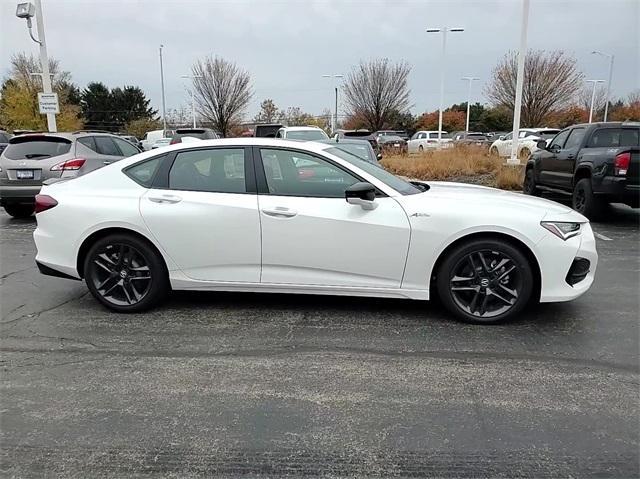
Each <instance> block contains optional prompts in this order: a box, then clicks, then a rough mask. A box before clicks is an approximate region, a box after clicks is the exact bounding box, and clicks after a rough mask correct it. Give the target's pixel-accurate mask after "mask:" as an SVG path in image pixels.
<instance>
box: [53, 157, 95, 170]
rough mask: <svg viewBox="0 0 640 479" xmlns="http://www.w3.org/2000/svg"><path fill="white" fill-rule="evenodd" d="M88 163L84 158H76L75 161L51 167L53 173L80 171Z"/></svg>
mask: <svg viewBox="0 0 640 479" xmlns="http://www.w3.org/2000/svg"><path fill="white" fill-rule="evenodd" d="M85 161H87V160H85V159H84V158H74V159H73V160H67V161H63V162H62V163H58V164H57V165H53V166H52V167H51V171H64V170H79V169H80V168H82V165H84V162H85Z"/></svg>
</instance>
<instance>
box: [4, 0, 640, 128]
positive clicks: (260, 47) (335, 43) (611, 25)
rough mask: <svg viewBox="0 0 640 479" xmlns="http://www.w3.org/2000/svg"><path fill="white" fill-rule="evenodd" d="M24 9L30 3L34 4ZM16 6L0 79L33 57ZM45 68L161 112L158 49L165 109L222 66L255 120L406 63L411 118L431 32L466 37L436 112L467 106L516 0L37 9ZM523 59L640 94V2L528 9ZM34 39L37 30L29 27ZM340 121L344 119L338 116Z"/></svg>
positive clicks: (512, 40) (430, 65)
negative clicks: (359, 68) (549, 61)
mask: <svg viewBox="0 0 640 479" xmlns="http://www.w3.org/2000/svg"><path fill="white" fill-rule="evenodd" d="M32 1H33V0H32ZM16 4H17V1H15V0H0V76H2V77H3V78H4V77H6V75H7V74H8V69H9V68H8V67H9V61H10V58H11V55H13V54H15V53H18V52H22V51H24V52H32V53H34V54H37V53H38V49H37V45H36V44H35V43H34V42H33V41H32V40H31V39H30V38H29V35H28V31H27V27H26V24H25V23H26V22H25V21H24V20H21V19H18V18H17V17H15V8H16ZM42 4H43V11H44V13H43V17H44V20H45V31H46V39H47V44H48V50H49V55H50V56H51V57H54V58H56V59H58V60H59V61H60V62H61V65H62V68H63V69H64V70H67V71H69V72H71V74H72V77H73V80H74V81H75V82H76V83H77V84H78V85H79V86H80V87H81V88H83V87H85V86H86V84H87V83H89V82H91V81H101V82H103V83H105V84H106V85H107V86H109V87H115V86H123V85H137V86H140V87H141V88H142V89H143V90H144V91H145V92H146V93H147V95H148V97H149V98H150V99H151V101H152V104H153V106H154V107H155V108H158V109H160V105H161V88H160V67H159V58H158V47H159V45H160V44H164V49H163V57H164V74H165V92H166V93H165V95H166V104H167V109H172V108H180V107H189V105H190V103H189V102H190V99H189V94H188V91H187V89H186V86H187V83H186V82H188V80H184V79H182V78H181V75H185V74H188V73H189V72H190V67H191V65H192V64H193V62H194V61H196V60H197V59H201V58H204V57H206V56H207V55H218V56H221V57H223V58H224V59H226V60H230V61H233V62H235V63H237V65H238V66H240V67H242V68H243V69H245V70H247V71H248V72H249V73H250V74H251V77H252V84H253V90H254V96H253V100H252V102H251V105H250V107H249V109H248V111H247V118H252V117H253V116H254V115H255V114H256V113H257V111H258V109H259V104H260V102H261V101H262V100H263V99H265V98H272V99H273V100H274V102H275V103H276V105H277V106H279V107H280V108H286V107H288V106H299V107H301V108H302V109H303V110H304V111H307V112H309V113H312V114H316V115H317V114H320V113H321V112H322V110H323V109H324V108H332V105H333V101H334V100H333V98H334V96H333V87H334V85H333V81H334V80H333V79H326V78H323V77H322V75H323V74H344V75H346V74H347V73H348V72H349V71H350V70H351V69H352V68H353V67H354V66H356V65H357V64H358V63H359V62H360V61H361V60H371V59H376V58H389V59H390V60H392V61H406V62H408V63H409V64H410V65H411V67H412V71H411V74H410V77H409V87H410V89H411V102H412V104H413V107H412V108H411V110H412V112H414V113H421V112H424V111H432V110H435V109H437V108H438V102H439V82H440V68H441V65H442V62H441V58H440V51H441V36H440V34H433V33H426V29H427V28H428V27H442V26H449V27H462V28H464V29H465V31H464V32H461V33H451V34H449V35H448V37H447V55H446V83H445V97H444V104H445V105H450V104H452V103H459V102H463V101H466V97H467V83H466V82H463V81H462V80H461V77H463V76H475V77H479V78H480V79H481V80H480V81H478V82H475V83H474V85H473V90H472V102H474V101H480V102H483V103H484V102H486V98H485V96H484V95H483V89H484V86H485V83H486V82H487V81H488V80H489V78H490V75H491V70H492V68H493V67H494V66H495V64H496V63H497V62H498V61H499V59H500V58H501V57H502V56H503V55H504V54H505V53H506V52H507V51H508V50H510V49H517V48H518V47H519V42H520V25H521V11H522V0H475V1H472V0H393V1H384V0H368V1H362V0H270V1H267V0H211V1H199V2H198V1H190V0H182V1H178V0H173V1H164V0H156V1H135V0H129V1H124V0H122V1H120V0H118V1H115V0H65V1H63V0H42ZM530 4H531V7H530V16H529V35H528V46H529V48H533V49H543V50H556V49H561V50H564V51H565V52H566V53H567V54H569V55H571V56H574V57H575V58H576V60H577V62H578V68H579V69H580V70H581V71H583V72H584V74H585V76H586V78H592V79H607V76H608V60H607V59H606V58H604V57H600V56H598V55H592V54H591V51H593V50H601V51H603V52H606V53H610V54H614V55H615V65H614V73H613V81H612V85H611V90H612V96H613V97H624V96H626V95H627V94H628V93H629V92H630V91H632V90H634V89H637V88H640V28H639V27H640V0H531V3H530ZM34 27H35V22H34ZM341 113H342V108H341Z"/></svg>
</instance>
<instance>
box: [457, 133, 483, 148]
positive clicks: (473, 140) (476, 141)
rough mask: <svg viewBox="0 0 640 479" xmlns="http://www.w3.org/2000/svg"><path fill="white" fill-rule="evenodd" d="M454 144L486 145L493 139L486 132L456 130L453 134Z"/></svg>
mask: <svg viewBox="0 0 640 479" xmlns="http://www.w3.org/2000/svg"><path fill="white" fill-rule="evenodd" d="M451 137H452V141H453V144H454V145H475V146H486V147H487V148H488V147H489V145H490V144H491V140H490V139H489V138H488V137H487V135H485V134H484V133H480V132H478V131H470V132H465V131H456V132H455V133H453V134H452V135H451Z"/></svg>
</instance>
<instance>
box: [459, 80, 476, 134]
mask: <svg viewBox="0 0 640 479" xmlns="http://www.w3.org/2000/svg"><path fill="white" fill-rule="evenodd" d="M461 80H465V81H468V82H469V90H468V92H467V126H466V129H465V130H464V132H465V138H466V136H467V135H468V134H469V116H470V114H471V84H472V83H473V82H474V81H475V80H480V78H478V77H462V78H461Z"/></svg>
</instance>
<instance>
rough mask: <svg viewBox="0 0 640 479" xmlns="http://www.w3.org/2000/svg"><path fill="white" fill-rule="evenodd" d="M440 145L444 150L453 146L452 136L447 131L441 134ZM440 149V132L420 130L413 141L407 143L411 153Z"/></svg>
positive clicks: (413, 137)
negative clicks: (439, 144)
mask: <svg viewBox="0 0 640 479" xmlns="http://www.w3.org/2000/svg"><path fill="white" fill-rule="evenodd" d="M440 143H441V144H442V147H443V148H449V147H451V146H453V143H451V135H450V134H449V133H447V132H446V131H442V132H440ZM437 147H438V131H431V130H420V131H416V132H415V133H414V134H413V136H412V137H411V139H410V140H409V141H408V142H407V148H408V151H409V153H420V152H423V151H424V150H427V149H435V148H437Z"/></svg>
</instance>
